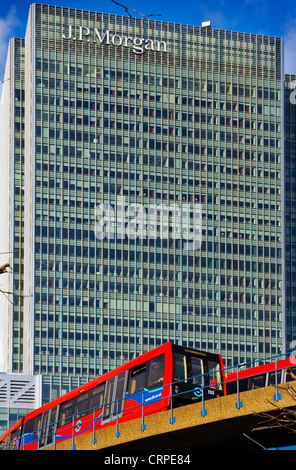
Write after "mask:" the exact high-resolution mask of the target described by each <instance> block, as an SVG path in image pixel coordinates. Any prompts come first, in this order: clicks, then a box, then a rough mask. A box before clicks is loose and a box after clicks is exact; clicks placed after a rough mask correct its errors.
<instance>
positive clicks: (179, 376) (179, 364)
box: [173, 354, 187, 382]
mask: <svg viewBox="0 0 296 470" xmlns="http://www.w3.org/2000/svg"><path fill="white" fill-rule="evenodd" d="M173 380H174V381H175V380H185V382H187V363H186V356H184V355H183V354H174V379H173Z"/></svg>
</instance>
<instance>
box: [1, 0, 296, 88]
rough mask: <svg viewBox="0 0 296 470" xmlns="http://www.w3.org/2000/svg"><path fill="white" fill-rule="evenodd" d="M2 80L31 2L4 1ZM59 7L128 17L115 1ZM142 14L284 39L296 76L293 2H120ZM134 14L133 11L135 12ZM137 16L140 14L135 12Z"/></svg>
mask: <svg viewBox="0 0 296 470" xmlns="http://www.w3.org/2000/svg"><path fill="white" fill-rule="evenodd" d="M1 3H2V5H1V9H0V80H2V79H3V73H4V64H5V60H6V52H7V44H8V40H9V38H10V37H24V36H25V31H26V24H27V18H28V12H29V6H30V3H31V2H30V1H29V0H16V1H15V2H12V3H11V2H1ZM39 3H50V4H52V5H57V6H65V7H72V8H78V9H84V10H92V11H100V12H105V13H116V14H120V15H121V14H123V15H126V13H125V11H124V10H123V8H121V7H120V6H117V5H115V4H114V3H113V2H112V1H111V0H101V1H96V2H95V1H93V0H83V1H82V0H61V1H59V0H55V1H54V0H53V1H52V2H49V1H46V2H43V1H40V2H39ZM119 3H122V4H123V5H126V6H128V7H129V8H132V9H134V10H136V11H138V12H140V13H142V14H145V15H148V14H160V15H161V16H160V17H156V19H159V20H163V21H170V22H173V23H184V24H191V25H197V26H199V25H201V23H202V22H203V21H211V23H212V27H213V28H219V29H228V30H232V31H242V32H249V33H255V34H264V35H268V36H280V37H282V38H284V44H285V72H286V73H296V2H295V1H294V0H293V1H292V0H280V1H278V0H277V1H275V0H215V1H214V0H202V1H194V0H182V1H180V0H164V1H157V0H150V1H149V2H147V1H144V0H119ZM132 13H133V12H132ZM133 16H136V14H134V13H133Z"/></svg>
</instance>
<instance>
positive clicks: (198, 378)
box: [190, 357, 204, 385]
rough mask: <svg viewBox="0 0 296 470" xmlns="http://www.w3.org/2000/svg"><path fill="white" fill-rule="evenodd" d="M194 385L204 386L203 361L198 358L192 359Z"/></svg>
mask: <svg viewBox="0 0 296 470" xmlns="http://www.w3.org/2000/svg"><path fill="white" fill-rule="evenodd" d="M190 361H191V375H192V383H194V384H196V385H202V374H203V373H204V368H203V360H202V359H199V358H198V357H191V358H190Z"/></svg>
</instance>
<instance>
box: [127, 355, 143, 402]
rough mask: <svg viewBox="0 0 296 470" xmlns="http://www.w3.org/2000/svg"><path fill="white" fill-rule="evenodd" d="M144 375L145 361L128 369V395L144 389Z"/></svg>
mask: <svg viewBox="0 0 296 470" xmlns="http://www.w3.org/2000/svg"><path fill="white" fill-rule="evenodd" d="M145 376H146V363H145V364H141V365H140V366H136V367H134V368H133V369H131V370H130V373H129V384H128V394H129V395H132V394H133V393H137V392H140V391H141V390H143V389H144V385H145Z"/></svg>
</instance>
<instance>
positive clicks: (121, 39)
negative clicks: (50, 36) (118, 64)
mask: <svg viewBox="0 0 296 470" xmlns="http://www.w3.org/2000/svg"><path fill="white" fill-rule="evenodd" d="M63 39H68V40H72V41H83V42H88V43H93V44H100V45H101V44H108V45H110V46H116V47H129V48H131V49H132V51H133V52H134V53H135V54H143V52H145V51H155V52H167V45H166V42H165V41H158V40H157V39H145V38H139V37H131V36H123V35H121V34H118V33H116V34H114V33H112V32H111V31H109V30H106V31H99V30H98V29H97V28H88V27H87V26H73V25H71V24H68V25H65V26H64V34H63Z"/></svg>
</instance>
